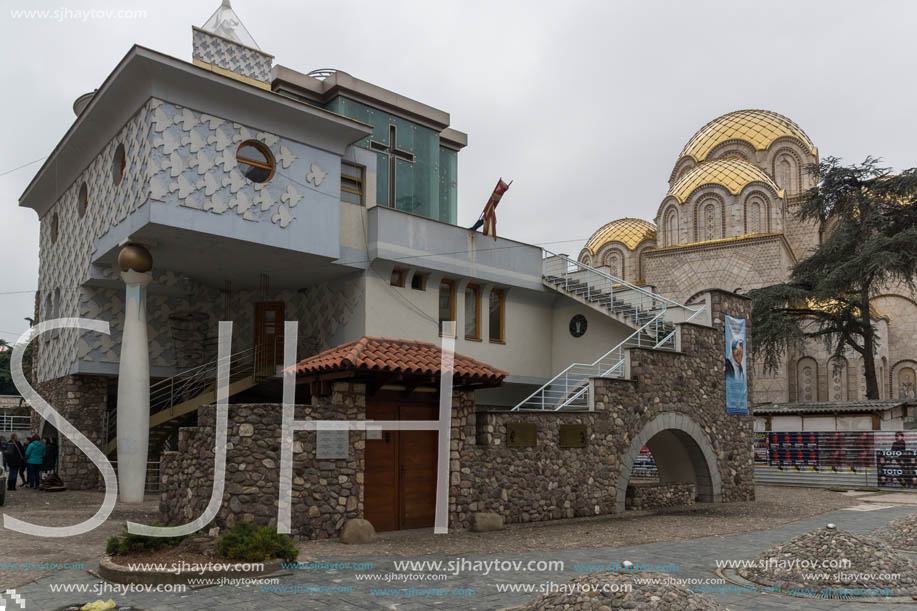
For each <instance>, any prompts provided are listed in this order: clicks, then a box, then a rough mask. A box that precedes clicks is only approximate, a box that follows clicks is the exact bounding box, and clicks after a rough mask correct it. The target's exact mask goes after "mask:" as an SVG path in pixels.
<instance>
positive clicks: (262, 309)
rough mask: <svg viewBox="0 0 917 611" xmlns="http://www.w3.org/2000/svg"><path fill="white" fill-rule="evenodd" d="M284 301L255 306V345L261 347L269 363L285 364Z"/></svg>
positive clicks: (264, 302) (260, 303) (267, 302)
mask: <svg viewBox="0 0 917 611" xmlns="http://www.w3.org/2000/svg"><path fill="white" fill-rule="evenodd" d="M283 314H284V303H283V302H282V301H262V302H259V303H256V304H255V345H256V346H259V348H260V350H261V353H262V354H263V355H264V358H265V359H267V362H268V363H273V364H277V365H279V364H281V363H283V326H284V325H283V323H284V320H283Z"/></svg>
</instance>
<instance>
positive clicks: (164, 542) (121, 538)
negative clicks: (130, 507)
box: [105, 522, 187, 556]
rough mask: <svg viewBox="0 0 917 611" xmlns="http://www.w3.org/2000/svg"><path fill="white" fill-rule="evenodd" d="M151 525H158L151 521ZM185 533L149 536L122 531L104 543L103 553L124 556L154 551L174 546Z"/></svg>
mask: <svg viewBox="0 0 917 611" xmlns="http://www.w3.org/2000/svg"><path fill="white" fill-rule="evenodd" d="M152 526H160V524H157V523H156V522H153V524H152ZM186 536H187V535H182V536H180V537H149V536H147V535H135V534H132V533H129V532H127V528H126V527H125V529H124V532H123V533H121V534H120V535H118V536H117V537H110V538H109V539H108V543H107V544H106V545H105V553H107V554H108V555H110V556H126V555H128V554H135V553H143V552H155V551H157V550H161V549H165V548H169V547H175V546H176V545H178V544H179V543H180V542H181V540H182V539H184V538H185V537H186Z"/></svg>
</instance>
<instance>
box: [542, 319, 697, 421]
mask: <svg viewBox="0 0 917 611" xmlns="http://www.w3.org/2000/svg"><path fill="white" fill-rule="evenodd" d="M705 308H706V306H701V307H700V309H699V310H698V311H697V312H695V313H694V314H692V315H691V317H690V318H688V319H687V320H686V321H685V322H688V321H689V320H691V319H693V318H694V317H695V316H697V315H698V314H700V313H701V312H703V311H704V309H705ZM674 337H675V331H672V332H671V333H669V334H668V335H666V336H665V337H664V338H662V339H661V340H659V342H657V343H656V345H655V346H653V349H654V350H659V349H661V347H662V346H663V345H664V344H665V343H666V342H668V341H669V340H670V339H672V338H674ZM626 341H627V340H625V342H626ZM622 343H623V342H622ZM618 346H621V344H618ZM616 348H617V346H616ZM623 348H633V345H631V346H621V349H622V351H623ZM673 348H674V347H673ZM612 350H614V348H613V349H612ZM623 364H624V357H623V355H622V357H621V360H619V361H618V362H617V363H615V364H614V365H613V366H612V368H611V369H609V370H608V371H607V372H606V373H603V374H601V375H599V376H596V377H599V378H610V377H612V376H611V375H610V374H611V373H613V372H615V371H617V370H618V368H619V367H620V366H621V365H623ZM587 390H589V386H588V385H587V386H584V387H583V388H581V389H580V390H579V391H578V392H577V393H576V394H574V395H573V396H572V397H570V398H569V399H567V400H566V401H564V402H563V403H562V404H560V405H559V406H558V407H557V408H556V409H555V410H554V411H559V410H561V409H563V408H564V407H566V406H568V405H570V404H572V403H573V402H574V401H576V400H577V399H579V398H580V397H582V396H583V394H584V393H585V392H586V391H587Z"/></svg>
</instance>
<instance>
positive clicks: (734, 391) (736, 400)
mask: <svg viewBox="0 0 917 611" xmlns="http://www.w3.org/2000/svg"><path fill="white" fill-rule="evenodd" d="M725 327H726V355H725V356H726V413H727V414H743V415H744V414H748V369H747V365H746V364H747V359H746V354H745V353H746V347H747V346H748V342H747V341H746V338H745V319H744V318H733V317H732V316H726V325H725Z"/></svg>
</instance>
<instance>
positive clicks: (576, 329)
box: [570, 314, 586, 337]
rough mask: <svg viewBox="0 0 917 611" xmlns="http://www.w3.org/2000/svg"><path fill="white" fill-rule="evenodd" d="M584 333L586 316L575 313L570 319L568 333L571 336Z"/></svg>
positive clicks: (578, 335)
mask: <svg viewBox="0 0 917 611" xmlns="http://www.w3.org/2000/svg"><path fill="white" fill-rule="evenodd" d="M585 333H586V317H585V316H583V315H582V314H577V315H576V316H574V317H573V318H571V319H570V335H572V336H573V337H582V336H583V335H584V334H585Z"/></svg>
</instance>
